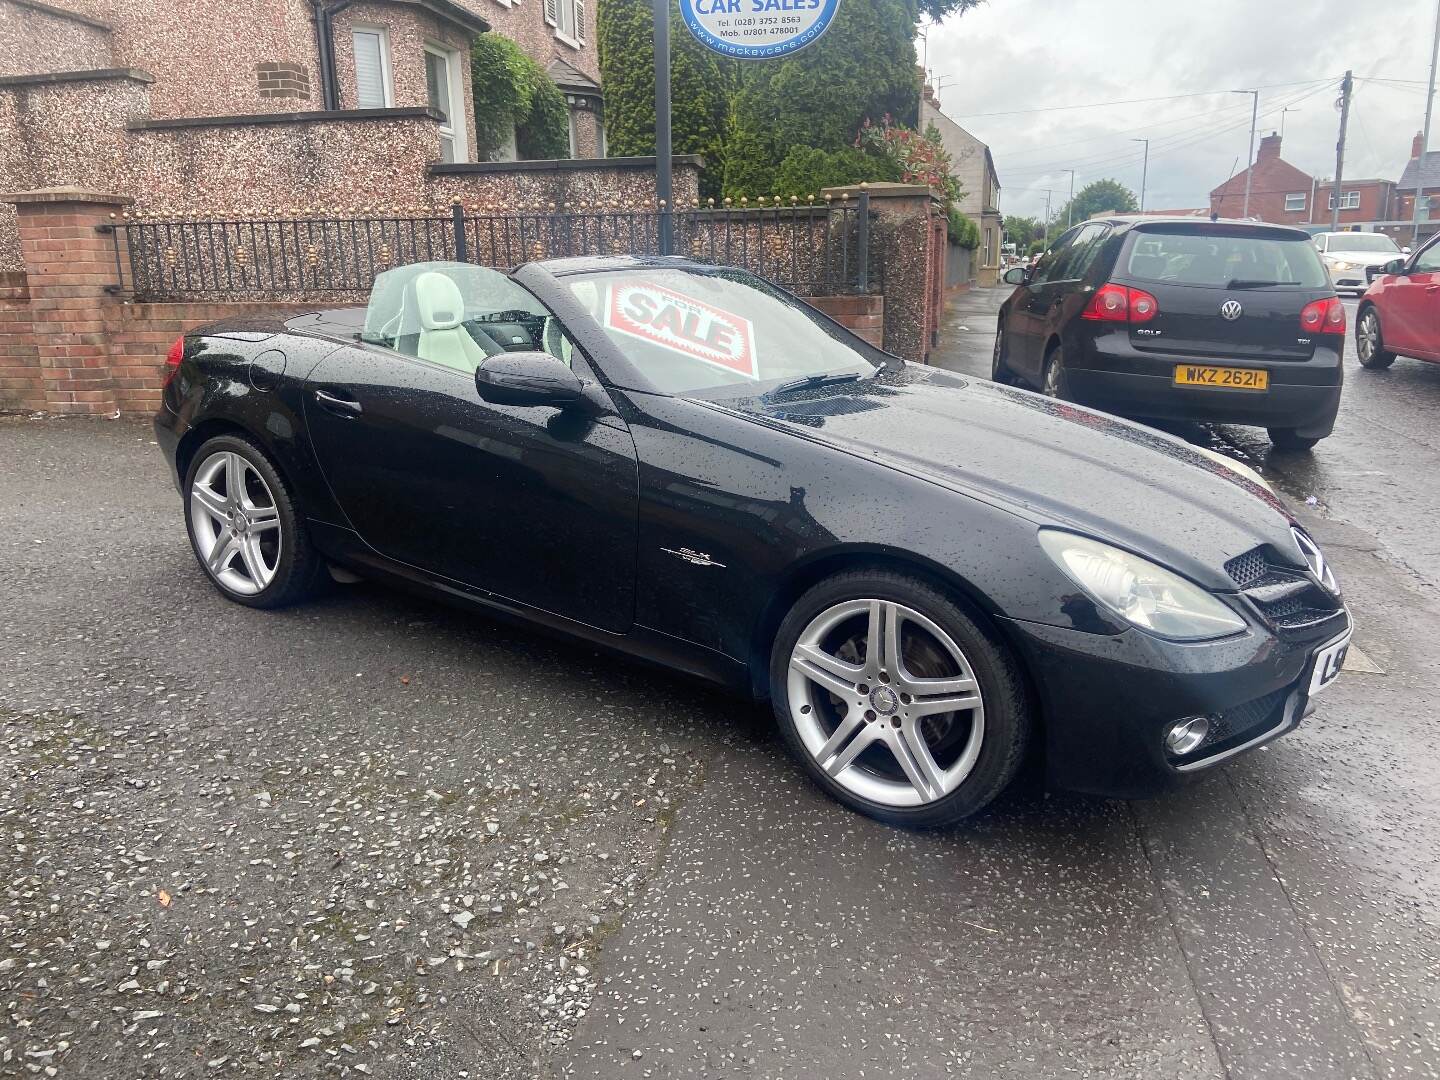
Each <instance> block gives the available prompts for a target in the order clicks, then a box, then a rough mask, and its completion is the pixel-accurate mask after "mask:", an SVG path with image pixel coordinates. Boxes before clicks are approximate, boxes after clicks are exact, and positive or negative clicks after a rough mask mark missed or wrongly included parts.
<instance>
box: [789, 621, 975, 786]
mask: <svg viewBox="0 0 1440 1080" xmlns="http://www.w3.org/2000/svg"><path fill="white" fill-rule="evenodd" d="M842 654H843V655H842ZM917 667H925V668H931V669H944V670H931V671H928V672H917V671H915V670H914V668H917ZM787 689H788V692H789V707H790V715H791V718H792V719H793V721H794V723H795V728H796V731H797V732H798V733H799V735H800V740H801V742H802V743H803V744H804V746H805V749H806V751H807V752H808V753H809V754H810V756H811V757H812V758H813V759H814V760H815V762H816V763H817V764H818V765H819V766H820V768H821V769H823V770H824V771H825V772H826V773H828V774H829V775H830V776H831V777H832V778H833V779H834V780H835V782H836V783H837V784H839V785H840V786H841V787H842V788H845V789H846V790H847V791H849V792H851V793H852V794H855V795H858V796H860V797H861V798H863V799H868V800H870V801H871V802H875V803H879V804H881V805H883V806H887V807H910V806H923V805H925V804H926V803H931V802H934V801H935V800H937V799H940V798H943V797H944V796H945V795H948V794H949V793H950V792H952V791H954V790H955V789H956V788H957V787H959V786H960V784H961V783H962V782H963V781H964V780H965V778H966V777H967V776H969V775H970V772H971V770H972V769H974V767H975V762H976V759H977V758H979V756H980V745H981V743H982V742H983V740H984V736H985V703H984V701H983V699H982V697H981V693H980V686H979V683H978V682H977V681H976V678H975V671H974V669H973V668H972V667H971V665H970V662H969V660H967V659H966V657H965V653H964V652H963V651H962V650H961V649H960V646H959V645H957V644H956V643H955V640H954V639H953V638H952V637H951V636H950V635H949V634H948V633H946V632H945V630H943V629H942V628H941V627H940V626H939V625H937V624H936V623H935V622H934V621H933V620H932V619H929V618H927V617H926V616H925V615H923V614H921V613H920V612H918V611H916V610H914V609H913V608H909V607H906V606H904V605H903V604H897V603H893V602H891V601H888V600H847V601H845V602H843V603H840V604H836V605H834V606H833V607H830V608H827V609H826V610H824V611H822V612H821V613H820V614H819V615H817V616H815V618H814V619H812V620H811V621H810V624H809V625H808V626H806V627H805V630H804V632H803V633H801V635H800V638H799V640H798V641H797V642H796V643H795V648H794V649H793V650H792V651H791V654H790V674H789V680H788V684H787Z"/></svg>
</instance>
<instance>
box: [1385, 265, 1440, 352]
mask: <svg viewBox="0 0 1440 1080" xmlns="http://www.w3.org/2000/svg"><path fill="white" fill-rule="evenodd" d="M1380 321H1381V327H1382V330H1383V333H1384V335H1385V344H1386V345H1387V346H1388V347H1389V348H1391V349H1395V350H1396V351H1397V352H1401V353H1404V354H1405V355H1407V356H1424V357H1434V356H1436V355H1437V352H1440V242H1436V241H1434V240H1432V241H1431V242H1430V243H1429V244H1428V245H1427V246H1425V247H1424V248H1422V249H1421V250H1420V251H1419V252H1417V253H1416V254H1415V255H1414V256H1413V257H1412V258H1411V260H1410V263H1409V265H1408V266H1406V268H1405V272H1404V273H1403V274H1401V275H1400V276H1399V277H1397V278H1396V279H1395V280H1394V281H1392V282H1391V283H1390V284H1388V285H1386V286H1385V293H1384V303H1383V305H1382V307H1381V309H1380Z"/></svg>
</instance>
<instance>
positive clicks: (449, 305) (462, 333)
mask: <svg viewBox="0 0 1440 1080" xmlns="http://www.w3.org/2000/svg"><path fill="white" fill-rule="evenodd" d="M415 307H416V313H417V314H418V315H419V317H420V341H419V343H418V346H417V349H416V355H418V356H419V357H420V359H422V360H429V361H431V362H433V363H436V364H444V365H445V366H446V367H452V368H455V369H457V370H459V371H463V372H465V373H466V374H470V375H473V374H474V373H475V369H476V368H478V367H479V366H480V365H481V364H482V363H484V362H485V350H484V349H482V348H481V347H480V346H479V345H477V344H476V343H475V339H474V338H472V337H471V336H470V334H469V332H468V331H467V330H466V329H465V327H464V326H462V325H461V323H463V322H464V321H465V300H464V298H463V297H462V296H461V295H460V287H459V286H458V285H456V284H455V282H453V281H451V280H450V278H448V277H446V276H445V275H444V274H441V273H437V272H436V271H434V270H431V271H428V272H426V273H424V274H421V275H420V276H419V277H417V278H416V279H415Z"/></svg>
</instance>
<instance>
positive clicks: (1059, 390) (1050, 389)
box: [1040, 345, 1070, 401]
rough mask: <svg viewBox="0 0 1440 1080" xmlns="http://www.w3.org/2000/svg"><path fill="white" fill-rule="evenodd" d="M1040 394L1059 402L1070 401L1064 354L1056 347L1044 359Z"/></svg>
mask: <svg viewBox="0 0 1440 1080" xmlns="http://www.w3.org/2000/svg"><path fill="white" fill-rule="evenodd" d="M1040 392H1041V393H1042V394H1044V395H1045V396H1046V397H1052V398H1056V399H1057V400H1060V401H1069V400H1070V385H1069V380H1068V379H1067V378H1066V375H1065V354H1064V352H1063V351H1062V350H1061V348H1060V346H1059V345H1056V346H1055V347H1054V348H1053V349H1051V350H1050V352H1049V353H1048V354H1047V355H1046V357H1045V371H1044V373H1043V374H1042V375H1041V380H1040Z"/></svg>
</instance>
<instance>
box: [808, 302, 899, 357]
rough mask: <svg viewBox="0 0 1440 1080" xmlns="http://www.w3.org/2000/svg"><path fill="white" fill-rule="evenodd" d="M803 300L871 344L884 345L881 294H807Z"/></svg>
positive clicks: (883, 318)
mask: <svg viewBox="0 0 1440 1080" xmlns="http://www.w3.org/2000/svg"><path fill="white" fill-rule="evenodd" d="M805 302H806V303H807V304H809V305H811V306H812V307H817V308H819V309H820V310H821V311H823V312H824V313H825V314H826V315H829V316H830V317H831V318H832V319H834V320H835V321H836V322H838V323H839V324H840V325H841V326H843V327H845V328H846V329H847V330H854V331H855V333H856V334H857V335H858V336H859V337H862V338H864V339H865V340H866V341H868V342H870V344H871V345H874V346H877V347H881V346H883V345H884V340H885V298H884V297H883V296H807V297H806V298H805Z"/></svg>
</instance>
